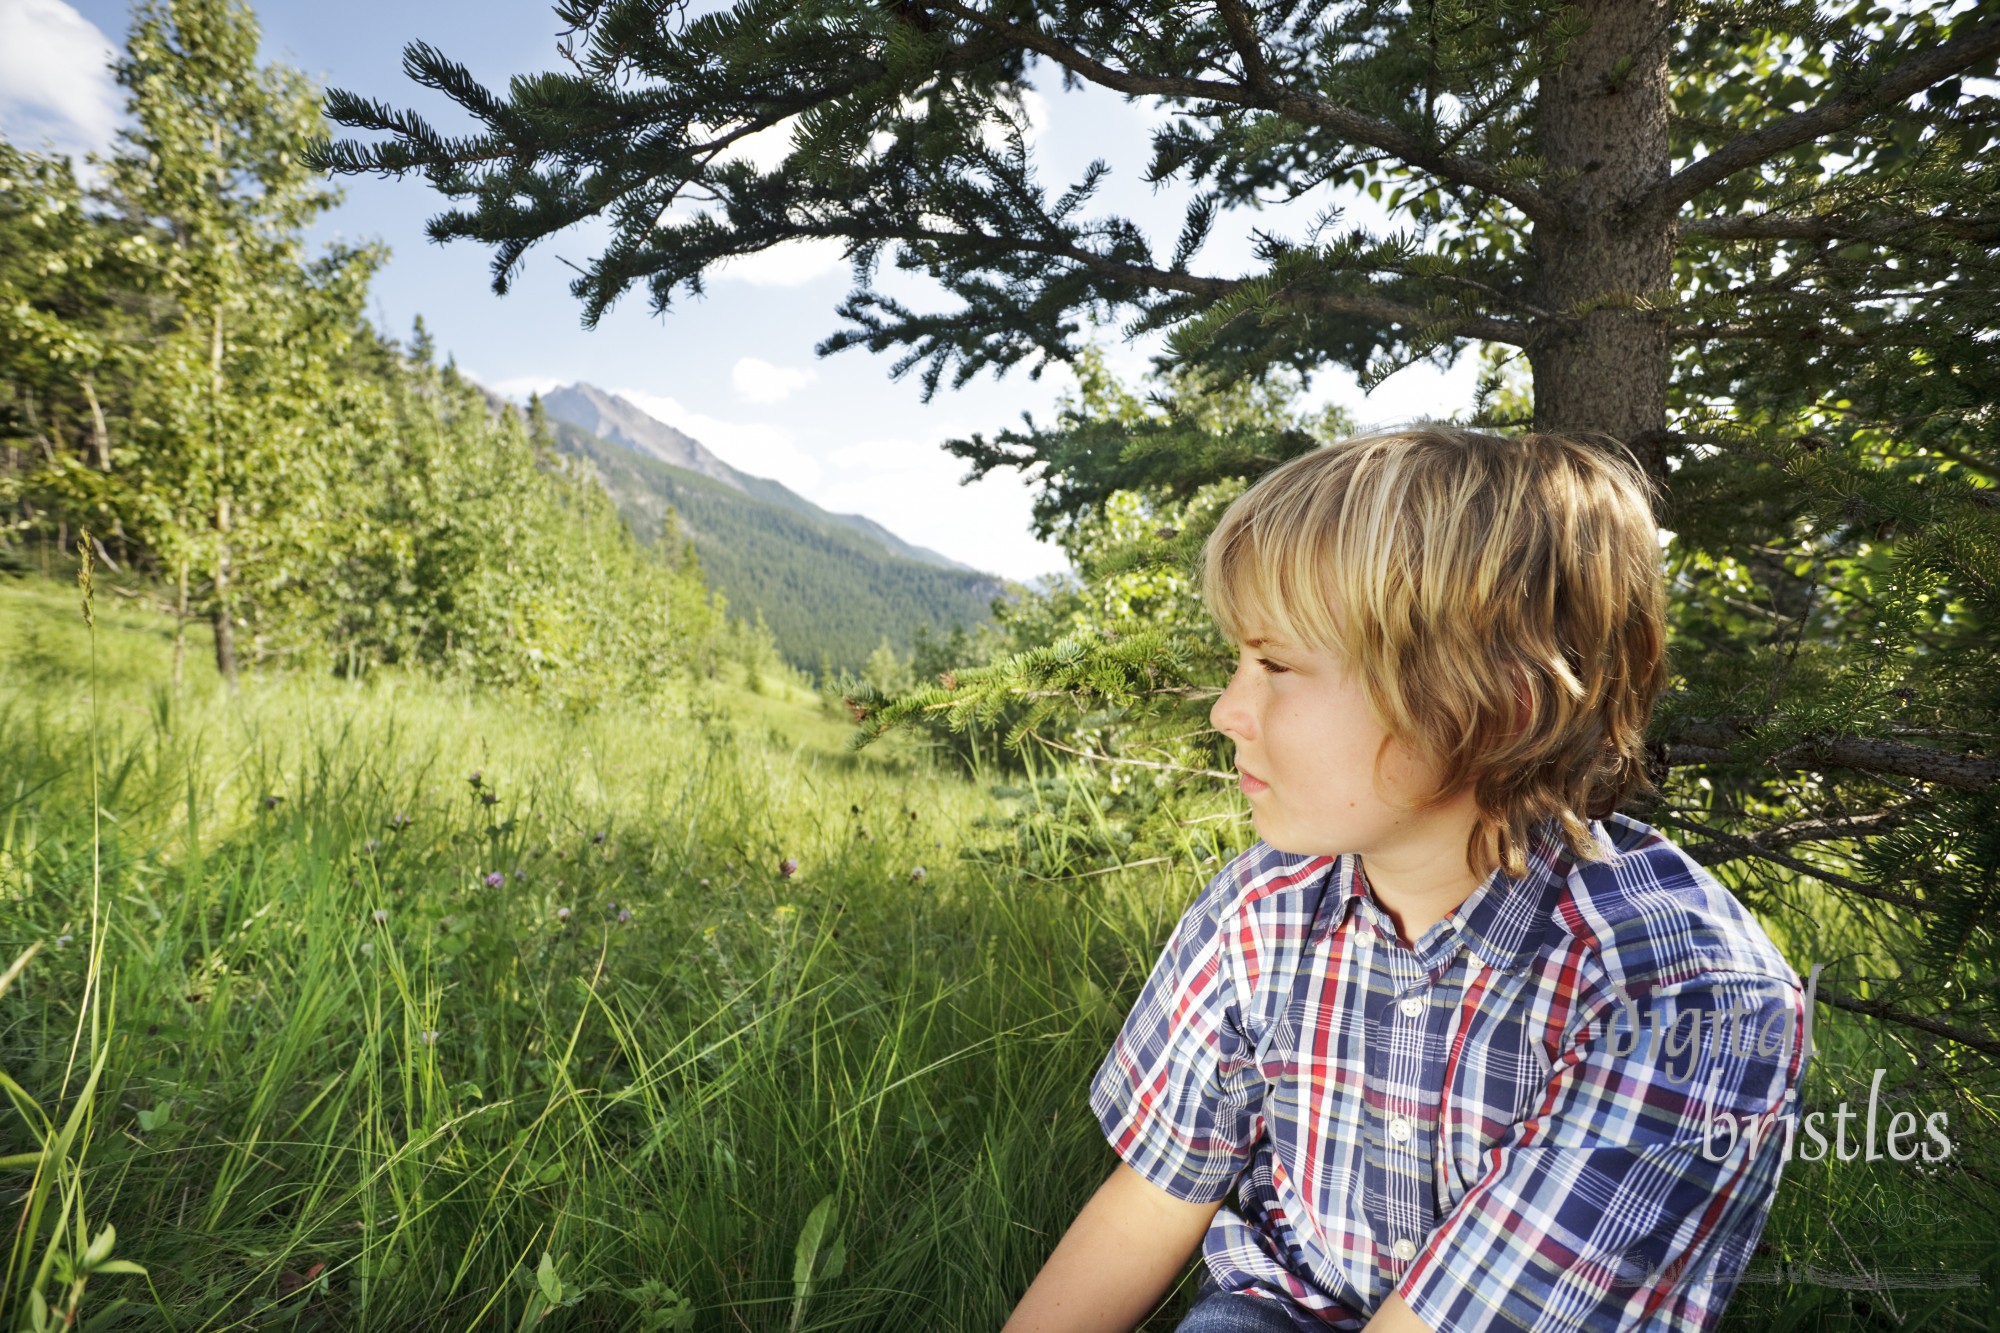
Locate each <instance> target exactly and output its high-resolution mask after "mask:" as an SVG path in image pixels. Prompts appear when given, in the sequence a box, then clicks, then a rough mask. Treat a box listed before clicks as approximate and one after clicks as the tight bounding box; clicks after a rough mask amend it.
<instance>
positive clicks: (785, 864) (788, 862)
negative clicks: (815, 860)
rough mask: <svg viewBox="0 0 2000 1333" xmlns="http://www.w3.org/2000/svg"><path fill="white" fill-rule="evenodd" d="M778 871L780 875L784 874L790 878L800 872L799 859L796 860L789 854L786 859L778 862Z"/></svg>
mask: <svg viewBox="0 0 2000 1333" xmlns="http://www.w3.org/2000/svg"><path fill="white" fill-rule="evenodd" d="M778 873H779V874H780V875H783V876H784V877H785V878H786V879H790V878H791V877H792V876H793V875H796V874H798V873H799V863H798V862H797V861H794V860H793V859H792V858H791V857H789V856H788V857H786V858H785V859H784V860H782V861H780V862H778Z"/></svg>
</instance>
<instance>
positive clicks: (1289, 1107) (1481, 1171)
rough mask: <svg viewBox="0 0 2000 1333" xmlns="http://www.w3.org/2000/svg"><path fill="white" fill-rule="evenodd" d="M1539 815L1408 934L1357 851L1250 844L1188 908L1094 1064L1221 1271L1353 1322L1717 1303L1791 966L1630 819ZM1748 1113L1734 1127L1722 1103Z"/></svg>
mask: <svg viewBox="0 0 2000 1333" xmlns="http://www.w3.org/2000/svg"><path fill="white" fill-rule="evenodd" d="M1591 831H1592V833H1593V834H1594V835H1595V837H1596V839H1597V842H1598V844H1599V846H1600V847H1601V848H1603V850H1604V852H1605V853H1606V856H1607V859H1605V860H1602V861H1594V862H1593V861H1585V860H1573V859H1572V858H1571V857H1570V855H1569V854H1568V852H1567V850H1566V849H1565V848H1564V847H1563V846H1562V844H1561V841H1560V839H1558V838H1557V837H1556V836H1555V831H1554V827H1553V825H1552V824H1551V825H1550V826H1547V827H1545V828H1544V829H1542V830H1541V831H1540V832H1539V834H1538V836H1537V837H1536V838H1535V839H1534V840H1533V841H1532V844H1531V848H1530V851H1529V858H1528V873H1527V875H1526V876H1525V877H1523V878H1520V879H1513V878H1510V877H1508V876H1506V875H1504V874H1502V873H1499V872H1496V873H1495V874H1494V875H1493V876H1492V877H1491V878H1489V879H1488V880H1487V882H1486V883H1485V884H1484V885H1483V886H1482V887H1481V888H1480V889H1479V890H1478V891H1477V892H1475V893H1474V894H1473V895H1472V896H1471V897H1470V898H1468V899H1466V900H1465V901H1464V902H1463V903H1461V904H1460V905H1459V907H1458V908H1457V909H1456V910H1455V911H1453V912H1452V913H1451V914H1450V915H1449V916H1448V917H1446V918H1445V919H1444V920H1442V921H1440V922H1438V923H1436V924H1435V925H1433V926H1432V927H1431V928H1430V929H1429V930H1427V931H1426V932H1425V933H1424V935H1423V937H1422V938H1421V939H1419V940H1417V941H1416V942H1415V947H1414V948H1412V947H1407V946H1405V945H1403V944H1402V943H1401V941H1400V940H1399V938H1398V935H1397V931H1396V927H1395V924H1394V922H1393V920H1392V919H1391V918H1390V917H1389V915H1388V914H1387V912H1385V911H1384V910H1383V908H1382V906H1381V904H1380V902H1379V901H1377V899H1376V898H1375V896H1374V894H1373V893H1372V892H1371V891H1370V890H1369V889H1368V887H1367V884H1366V879H1365V876H1364V875H1363V874H1361V873H1359V866H1358V864H1357V861H1356V858H1354V857H1352V856H1342V857H1337V858H1336V857H1325V856H1300V855H1294V854H1288V853H1285V852H1280V851H1276V850H1274V849H1273V848H1271V847H1269V846H1266V845H1265V844H1264V843H1261V842H1259V843H1257V844H1255V845H1254V846H1252V847H1251V848H1250V849H1249V850H1248V851H1246V852H1244V853H1243V854H1242V855H1240V856H1238V857H1236V858H1235V859H1234V860H1233V861H1231V862H1230V863H1229V864H1228V865H1227V866H1226V867H1224V868H1223V870H1222V872H1221V873H1220V874H1218V875H1216V876H1215V878H1214V879H1213V880H1211V881H1210V882H1209V884H1208V886H1207V888H1205V889H1204V890H1203V891H1202V892H1201V894H1200V895H1199V896H1198V897H1197V898H1196V899H1195V901H1194V904H1193V906H1191V907H1190V908H1189V909H1188V911H1187V913H1186V915H1185V916H1183V917H1182V918H1181V921H1180V924H1179V925H1178V926H1177V927H1176V928H1175V930H1174V934H1173V937H1172V939H1171V940H1169V941H1168V943H1167V946H1166V949H1165V951H1164V952H1163V953H1162V954H1161V956H1160V960H1159V963H1158V964H1157V965H1156V966H1155V967H1154V969H1153V973H1152V976H1151V977H1150V979H1149V980H1148V981H1147V983H1146V986H1145V989H1144V990H1143V991H1142V992H1141V993H1140V996H1139V1000H1138V1003H1137V1004H1136V1005H1135V1006H1134V1008H1133V1010H1132V1014H1131V1016H1130V1017H1129V1018H1128V1019H1127V1020H1126V1022H1125V1026H1124V1028H1123V1030H1122V1031H1121V1032H1120V1033H1119V1035H1118V1039H1117V1041H1116V1043H1115V1044H1114V1045H1113V1047H1112V1049H1111V1053H1110V1055H1109V1056H1107V1057H1106V1059H1105V1061H1104V1064H1103V1067H1102V1068H1101V1069H1100V1070H1099V1071H1098V1074H1097V1078H1096V1080H1095V1081H1094V1083H1093V1085H1092V1088H1091V1098H1090V1101H1091V1108H1092V1109H1093V1110H1094V1111H1095V1112H1096V1113H1097V1117H1098V1120H1099V1122H1100V1123H1101V1124H1102V1125H1103V1127H1104V1132H1105V1135H1106V1137H1107V1138H1108V1139H1109V1140H1110V1142H1111V1145H1112V1147H1113V1148H1114V1149H1115V1150H1116V1151H1117V1153H1118V1155H1119V1156H1120V1157H1121V1158H1123V1159H1124V1160H1125V1161H1126V1162H1127V1163H1129V1164H1130V1165H1131V1166H1132V1168H1133V1169H1134V1170H1136V1171H1137V1172H1138V1173H1139V1174H1140V1175H1142V1176H1144V1177H1145V1178H1146V1179H1147V1180H1150V1181H1152V1182H1153V1183H1154V1184H1156V1185H1158V1186H1160V1187H1161V1188H1162V1189H1164V1190H1166V1191H1167V1192H1168V1193H1169V1194H1172V1195H1174V1196H1176V1197H1178V1198H1181V1199H1187V1200H1190V1201H1195V1202H1203V1203H1207V1202H1213V1201H1216V1200H1221V1199H1227V1198H1228V1197H1229V1195H1230V1194H1231V1192H1232V1191H1233V1192H1234V1194H1235V1199H1234V1203H1233V1206H1232V1205H1229V1204H1225V1206H1224V1207H1223V1208H1222V1209H1221V1210H1219V1211H1218V1212H1217V1214H1216V1217H1215V1221H1214V1223H1213V1224H1212V1225H1211V1226H1210V1228H1209V1231H1208V1234H1207V1236H1206V1237H1205V1239H1204V1241H1203V1247H1202V1251H1203V1256H1204V1258H1205V1260H1206V1262H1207V1265H1208V1268H1209V1271H1210V1272H1211V1274H1212V1275H1213V1276H1214V1278H1215V1280H1216V1281H1217V1282H1218V1283H1220V1284H1221V1286H1222V1287H1223V1288H1224V1289H1225V1290H1230V1291H1241V1292H1248V1293H1252V1294H1254V1295H1260V1296H1265V1297H1269V1298H1271V1299H1275V1300H1279V1301H1281V1302H1282V1303H1283V1304H1284V1305H1285V1306H1286V1308H1287V1309H1288V1310H1289V1311H1290V1312H1291V1314H1292V1317H1293V1319H1294V1321H1295V1322H1297V1323H1298V1324H1299V1326H1300V1327H1301V1328H1327V1327H1331V1328H1337V1329H1359V1328H1360V1327H1361V1326H1362V1325H1363V1324H1364V1323H1365V1322H1366V1320H1367V1318H1368V1316H1370V1315H1371V1314H1373V1312H1374V1311H1375V1310H1376V1309H1377V1308H1378V1307H1380V1305H1381V1304H1382V1302H1383V1301H1384V1300H1386V1299H1387V1298H1388V1296H1389V1293H1390V1292H1391V1291H1397V1292H1401V1293H1402V1296H1403V1299H1404V1301H1406V1302H1407V1303H1408V1304H1409V1306H1410V1307H1411V1309H1413V1310H1414V1311H1415V1312H1416V1314H1417V1315H1418V1316H1419V1317H1421V1318H1422V1319H1423V1320H1424V1322H1425V1323H1427V1324H1429V1325H1430V1326H1431V1328H1432V1329H1433V1330H1435V1331H1436V1333H1474V1331H1475V1330H1487V1329H1506V1330H1524V1331H1528V1333H1558V1331H1565V1333H1566V1331H1568V1330H1585V1329H1588V1330H1612V1329H1618V1330H1625V1329H1647V1330H1696V1329H1710V1328H1713V1327H1714V1326H1715V1325H1716V1323H1717V1322H1718V1320H1719V1319H1720V1317H1721V1314H1722V1309H1723V1307H1724V1305H1725V1304H1727V1302H1728V1300H1729V1298H1730V1296H1731V1295H1732V1294H1733V1292H1734V1290H1735V1287H1736V1284H1737V1280H1738V1278H1739V1277H1740V1275H1741V1273H1742V1271H1743V1268H1744V1266H1745V1264H1747V1263H1748V1261H1749V1258H1750V1253H1751V1250H1752V1249H1753V1248H1754V1246H1755V1245H1756V1242H1757V1237H1758V1235H1759V1233H1760V1232H1762V1230H1763V1228H1764V1221H1765V1218H1766V1216H1767V1215H1768V1214H1769V1211H1770V1206H1771V1200H1772V1197H1773V1195H1774V1194H1775V1192H1776V1190H1777V1186H1778V1178H1779V1174H1780V1172H1781V1170H1782V1169H1783V1164H1784V1158H1785V1155H1786V1144H1787V1143H1788V1142H1789V1134H1790V1125H1791V1121H1792V1118H1793V1116H1792V1112H1793V1108H1794V1105H1795V1100H1794V1099H1795V1097H1796V1094H1797V1091H1798V1088H1799V1080H1800V1078H1801V1076H1802V1074H1803V1072H1804V1055H1805V1051H1804V1042H1803V1035H1804V1023H1805V993H1804V987H1803V985H1802V984H1801V982H1800V978H1799V975H1798V973H1797V972H1796V971H1794V970H1793V968H1792V967H1791V966H1790V964H1788V963H1787V962H1786V961H1785V958H1784V956H1783V955H1782V954H1781V953H1780V952H1779V951H1778V949H1777V947H1776V946H1775V945H1773V944H1772V942H1771V940H1770V938H1769V936H1767V935H1766V934H1765V933H1764V930H1763V929H1762V928H1761V927H1760V926H1759V925H1758V924H1757V923H1756V921H1755V920H1754V919H1753V918H1752V917H1751V916H1750V915H1749V914H1748V913H1747V912H1746V911H1745V910H1744V909H1743V907H1742V905H1741V904H1739V903H1738V902H1737V901H1736V899H1735V897H1734V896H1732V895H1731V894H1730V893H1729V891H1728V890H1727V889H1725V888H1724V887H1723V886H1722V885H1720V884H1719V883H1717V882H1716V880H1715V879H1714V877H1713V876H1711V875H1709V874H1708V873H1707V872H1706V871H1705V870H1703V869H1702V868H1701V867H1700V866H1699V865H1697V864H1696V863H1695V862H1693V861H1692V860H1690V859H1689V858H1688V856H1687V855H1686V853H1684V852H1682V851H1681V850H1680V849H1679V848H1678V847H1676V846H1674V845H1673V844H1672V843H1671V842H1669V841H1667V840H1666V839H1665V838H1664V837H1662V836H1661V835H1660V834H1658V833H1657V832H1655V831H1654V830H1653V829H1651V828H1649V827H1647V826H1646V825H1644V824H1642V823H1639V822H1638V821H1637V820H1633V819H1629V818H1626V817H1624V816H1622V815H1612V816H1610V817H1609V818H1608V819H1606V820H1603V821H1599V822H1597V823H1594V824H1592V825H1591ZM1725 1116H1726V1117H1728V1119H1729V1122H1730V1123H1729V1127H1728V1132H1726V1133H1725V1131H1724V1130H1723V1128H1721V1126H1720V1123H1719V1122H1720V1120H1721V1119H1722V1118H1723V1117H1725Z"/></svg>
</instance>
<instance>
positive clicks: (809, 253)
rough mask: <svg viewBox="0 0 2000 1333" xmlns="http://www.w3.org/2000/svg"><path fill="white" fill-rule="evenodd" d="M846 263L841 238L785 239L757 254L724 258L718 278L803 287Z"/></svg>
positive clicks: (760, 284)
mask: <svg viewBox="0 0 2000 1333" xmlns="http://www.w3.org/2000/svg"><path fill="white" fill-rule="evenodd" d="M846 267H847V259H846V257H845V256H844V255H843V254H842V253H841V247H840V242H839V241H832V240H823V239H814V240H799V241H782V242H780V243H779V244H777V245H774V246H772V247H771V248H770V249H768V250H760V251H758V252H757V253H756V254H754V255H742V256H739V257H738V258H735V259H727V260H724V261H723V263H722V266H721V267H720V268H718V269H717V270H716V271H715V276H716V277H718V278H729V279H733V280H735V281H737V282H747V283H749V284H750V285H751V286H753V287H803V286H804V285H805V284H807V283H809V282H812V281H815V280H816V279H819V278H823V277H825V276H826V275H827V274H829V273H838V272H840V271H841V270H843V269H845V268H846Z"/></svg>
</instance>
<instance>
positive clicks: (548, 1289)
mask: <svg viewBox="0 0 2000 1333" xmlns="http://www.w3.org/2000/svg"><path fill="white" fill-rule="evenodd" d="M535 1285H536V1286H538V1287H540V1288H541V1289H542V1299H543V1300H545V1301H547V1302H548V1303H549V1304H550V1305H560V1304H562V1279H561V1278H559V1277H557V1276H556V1261H555V1260H554V1259H552V1258H550V1257H549V1252H548V1251H547V1250H543V1251H542V1262H541V1263H540V1264H538V1265H537V1266H536V1268H535Z"/></svg>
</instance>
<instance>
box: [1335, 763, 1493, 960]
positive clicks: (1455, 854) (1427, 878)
mask: <svg viewBox="0 0 2000 1333" xmlns="http://www.w3.org/2000/svg"><path fill="white" fill-rule="evenodd" d="M1477 817H1478V807H1477V806H1476V805H1475V804H1474V803H1473V800H1472V793H1471V792H1470V791H1469V790H1468V791H1465V792H1463V793H1461V794H1460V795H1459V796H1458V797H1457V798H1455V799H1454V800H1452V801H1450V802H1449V803H1447V804H1445V805H1443V806H1440V807H1438V808H1436V809H1434V810H1429V811H1426V812H1424V814H1422V815H1420V816H1419V817H1418V819H1417V821H1416V822H1414V823H1413V824H1411V825H1410V826H1409V828H1408V830H1407V833H1406V836H1404V837H1402V838H1399V839H1398V840H1397V841H1396V842H1395V843H1394V844H1393V845H1391V846H1387V847H1381V848H1377V849H1376V850H1375V851H1372V852H1369V853H1367V854H1365V855H1363V856H1361V857H1359V858H1357V859H1358V860H1360V861H1361V863H1362V871H1363V878H1364V879H1365V881H1366V883H1367V885H1368V888H1369V889H1370V890H1371V891H1372V892H1373V893H1374V895H1375V901H1376V902H1377V903H1379V904H1381V907H1382V910H1383V911H1385V912H1387V913H1388V914H1389V917H1390V919H1391V920H1393V921H1394V922H1395V923H1396V928H1397V930H1398V931H1400V932H1401V934H1402V940H1403V943H1404V945H1406V946H1409V945H1414V944H1415V943H1416V942H1417V941H1418V940H1420V939H1422V938H1423V937H1424V932H1425V931H1427V930H1429V929H1430V928H1431V927H1432V926H1434V925H1436V924H1437V923H1438V922H1440V921H1442V920H1444V919H1445V918H1446V917H1448V916H1450V915H1451V914H1452V913H1453V912H1454V911H1456V910H1457V909H1458V905H1459V904H1460V903H1462V902H1464V901H1465V900H1466V899H1467V898H1470V897H1471V896H1472V895H1473V894H1474V893H1476V892H1478V890H1479V886H1480V885H1481V884H1483V883H1485V882H1486V877H1485V876H1475V875H1474V874H1473V873H1472V869H1471V867H1470V866H1468V865H1467V864H1466V859H1465V849H1466V844H1467V842H1468V841H1469V840H1470V839H1471V837H1472V828H1473V824H1474V823H1475V822H1476V820H1477Z"/></svg>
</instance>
